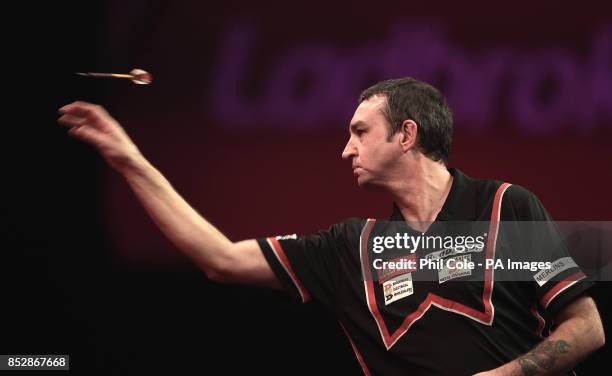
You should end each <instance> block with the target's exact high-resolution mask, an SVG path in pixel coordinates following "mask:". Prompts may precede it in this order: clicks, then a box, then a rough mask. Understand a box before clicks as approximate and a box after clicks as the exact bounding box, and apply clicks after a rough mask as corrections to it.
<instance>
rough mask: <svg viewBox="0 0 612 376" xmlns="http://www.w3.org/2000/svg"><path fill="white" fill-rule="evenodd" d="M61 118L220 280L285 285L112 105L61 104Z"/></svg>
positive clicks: (253, 246)
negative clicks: (192, 200) (194, 203)
mask: <svg viewBox="0 0 612 376" xmlns="http://www.w3.org/2000/svg"><path fill="white" fill-rule="evenodd" d="M60 114H61V115H62V116H61V117H60V118H59V120H58V122H59V123H60V125H63V126H65V127H67V128H68V133H69V134H70V135H71V136H73V137H75V138H78V139H80V140H82V141H85V142H87V143H88V144H90V145H92V146H94V147H95V148H96V149H97V150H98V151H99V152H100V154H101V155H102V156H103V157H104V159H105V160H106V161H107V162H108V163H109V165H111V166H112V167H113V168H114V169H115V170H116V171H117V172H119V173H120V174H121V175H122V176H123V177H124V178H125V180H126V181H127V183H128V184H129V186H130V188H131V189H132V191H133V192H134V194H135V195H136V197H137V198H138V200H139V201H140V203H141V204H142V205H143V207H144V208H145V209H146V211H147V212H148V213H149V215H150V216H151V218H152V219H153V221H154V222H155V223H156V224H157V226H158V227H159V228H160V229H161V231H162V232H163V233H164V234H165V236H166V237H167V238H168V239H169V240H170V241H171V242H172V243H173V244H174V245H175V246H176V247H177V248H178V249H180V250H181V251H182V252H183V253H185V254H186V255H187V256H188V257H190V258H191V259H192V260H193V261H194V262H195V263H196V264H197V265H198V266H199V267H200V268H201V269H202V270H204V272H205V273H206V275H207V276H208V277H209V278H210V279H212V280H215V281H218V282H230V283H247V284H256V285H260V286H267V287H272V288H277V289H280V288H281V285H280V283H279V281H278V280H277V279H276V277H275V275H274V273H273V272H272V270H271V269H270V266H269V265H268V263H267V262H266V260H265V258H264V256H263V254H262V252H261V250H260V249H259V245H258V244H257V242H256V241H255V240H245V241H241V242H237V243H233V242H232V241H230V240H229V239H228V238H227V237H226V236H225V235H223V234H222V233H221V232H220V231H219V230H217V229H216V228H215V227H214V226H213V225H212V224H210V223H209V222H208V221H207V220H206V219H204V218H203V217H202V216H201V215H200V214H199V213H198V212H196V211H195V210H194V209H193V208H192V207H191V206H190V205H189V204H188V203H187V202H186V201H185V200H184V199H183V198H182V197H181V196H180V195H179V194H178V193H177V192H176V190H174V188H173V187H172V185H171V184H170V182H168V180H166V178H164V176H163V175H162V174H161V173H160V172H159V171H158V170H157V169H156V168H155V167H153V166H152V165H151V164H150V163H149V162H148V161H147V160H146V159H145V158H144V156H143V155H142V153H141V152H140V151H139V150H138V148H137V147H136V145H135V144H134V143H133V142H132V140H131V139H130V138H129V136H128V135H127V133H126V132H125V131H124V129H123V128H122V127H121V125H120V124H119V123H118V122H117V121H116V120H115V119H113V118H112V117H111V116H110V115H109V114H108V112H106V110H105V109H104V108H102V107H100V106H98V105H94V104H91V103H86V102H74V103H71V104H69V105H67V106H64V107H62V108H61V109H60Z"/></svg>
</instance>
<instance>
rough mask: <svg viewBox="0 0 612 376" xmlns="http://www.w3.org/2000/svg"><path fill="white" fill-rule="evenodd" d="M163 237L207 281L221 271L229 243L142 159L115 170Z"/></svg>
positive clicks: (139, 158)
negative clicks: (121, 176)
mask: <svg viewBox="0 0 612 376" xmlns="http://www.w3.org/2000/svg"><path fill="white" fill-rule="evenodd" d="M119 173H120V174H121V175H123V177H124V178H125V180H126V181H127V183H128V184H129V186H130V188H131V189H132V191H133V192H134V194H135V195H136V197H137V198H138V200H139V201H140V203H141V204H142V206H143V207H144V208H145V210H146V211H147V212H148V214H149V216H150V217H151V218H152V219H153V221H154V222H155V223H156V224H157V226H158V227H159V228H160V230H161V231H162V232H163V233H164V235H165V236H166V237H167V238H168V239H169V240H170V241H171V242H172V243H173V244H174V245H175V246H176V247H177V248H178V249H180V250H181V251H182V252H183V253H184V254H185V255H187V256H188V257H190V258H191V259H192V260H193V261H194V262H195V263H196V264H197V265H198V266H200V267H201V268H202V269H203V270H204V271H205V272H206V274H207V275H209V277H210V276H211V275H213V274H214V273H216V271H217V270H219V269H220V268H222V265H223V263H224V261H225V258H226V256H227V255H228V254H229V250H230V248H231V247H232V245H233V243H232V242H231V241H230V240H229V239H228V238H227V237H226V236H225V235H223V234H222V233H221V232H220V231H219V230H217V229H216V228H215V227H214V226H213V225H211V224H210V223H209V222H208V221H206V220H205V219H204V218H203V217H202V216H201V215H200V214H199V213H198V212H196V210H194V209H193V208H192V207H191V206H190V205H189V204H188V203H187V202H186V201H185V200H184V199H183V198H182V197H181V196H180V195H179V194H178V193H177V192H176V190H175V189H174V188H173V187H172V185H171V184H170V182H168V180H167V179H166V178H165V177H164V176H163V175H162V174H161V173H160V172H159V171H158V170H157V169H156V168H155V167H153V166H152V165H151V164H150V163H149V162H148V161H147V160H146V159H145V158H144V157H142V156H137V157H135V158H134V159H133V160H132V161H131V162H130V163H129V164H127V165H126V166H125V167H124V168H122V169H120V170H119Z"/></svg>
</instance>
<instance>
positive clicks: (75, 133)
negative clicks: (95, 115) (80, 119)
mask: <svg viewBox="0 0 612 376" xmlns="http://www.w3.org/2000/svg"><path fill="white" fill-rule="evenodd" d="M68 134H69V135H70V136H72V137H75V138H78V139H80V140H83V141H85V142H87V143H90V144H93V145H97V144H98V143H99V142H100V133H99V132H97V131H96V130H95V129H94V128H92V127H89V126H86V125H85V126H77V127H73V128H70V129H69V130H68Z"/></svg>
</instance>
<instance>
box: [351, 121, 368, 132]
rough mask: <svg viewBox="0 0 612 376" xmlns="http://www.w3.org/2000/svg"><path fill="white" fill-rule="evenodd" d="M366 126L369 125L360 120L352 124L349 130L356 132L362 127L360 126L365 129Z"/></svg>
mask: <svg viewBox="0 0 612 376" xmlns="http://www.w3.org/2000/svg"><path fill="white" fill-rule="evenodd" d="M366 125H367V124H366V123H364V122H363V121H361V120H358V121H356V122H354V123H352V124H351V125H350V126H349V129H350V130H353V131H354V130H355V128H357V127H360V126H364V127H365V126H366Z"/></svg>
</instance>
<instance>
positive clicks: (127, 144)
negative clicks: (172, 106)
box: [58, 101, 142, 172]
mask: <svg viewBox="0 0 612 376" xmlns="http://www.w3.org/2000/svg"><path fill="white" fill-rule="evenodd" d="M59 113H60V114H61V115H62V116H61V117H60V118H59V119H58V123H59V124H60V125H62V126H64V127H66V128H68V134H69V135H71V136H73V137H75V138H77V139H80V140H82V141H85V142H87V143H88V144H90V145H92V146H94V147H95V148H96V149H97V150H98V151H99V152H100V154H101V155H102V156H103V157H104V159H106V161H107V162H108V163H109V164H110V165H111V166H112V167H113V168H114V169H115V170H117V171H120V172H121V170H123V169H125V168H126V167H128V166H130V165H131V164H133V163H135V162H136V161H137V160H139V159H141V157H142V155H141V154H140V151H139V150H138V148H137V147H136V145H135V144H134V142H132V140H131V139H130V137H129V136H128V135H127V133H125V131H124V130H123V128H122V127H121V125H120V124H119V123H118V122H117V121H116V120H115V119H113V117H112V116H110V115H109V113H108V112H106V110H105V109H104V108H103V107H101V106H98V105H95V104H92V103H87V102H78V101H77V102H74V103H71V104H69V105H66V106H64V107H62V108H60V109H59Z"/></svg>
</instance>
